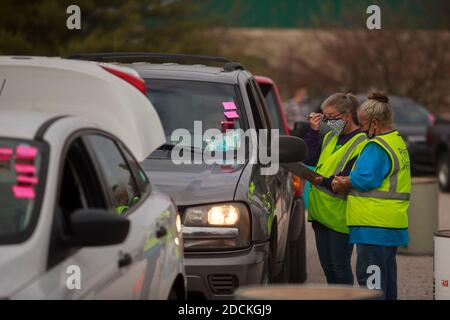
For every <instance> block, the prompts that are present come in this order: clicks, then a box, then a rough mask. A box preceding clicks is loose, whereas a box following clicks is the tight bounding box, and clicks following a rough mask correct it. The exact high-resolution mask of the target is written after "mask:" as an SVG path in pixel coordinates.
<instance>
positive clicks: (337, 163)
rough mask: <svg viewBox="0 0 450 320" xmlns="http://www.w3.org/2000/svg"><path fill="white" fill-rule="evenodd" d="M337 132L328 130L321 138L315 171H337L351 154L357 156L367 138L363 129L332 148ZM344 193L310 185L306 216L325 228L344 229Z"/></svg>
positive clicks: (339, 230) (341, 230) (333, 173)
mask: <svg viewBox="0 0 450 320" xmlns="http://www.w3.org/2000/svg"><path fill="white" fill-rule="evenodd" d="M337 141H338V136H335V135H333V134H332V133H331V132H328V133H327V134H326V135H325V137H324V138H323V141H322V151H321V153H320V157H319V161H318V162H317V166H316V171H317V172H318V173H320V174H321V175H322V176H324V177H325V178H329V177H331V176H333V175H339V174H340V173H341V172H342V171H343V170H344V168H345V166H346V165H347V163H348V162H349V161H350V160H352V159H353V158H354V157H356V156H358V155H359V153H360V152H361V150H362V149H363V147H364V146H365V144H366V142H367V137H366V134H365V133H362V132H361V133H358V134H356V135H355V136H354V137H352V138H351V139H350V140H349V141H347V142H346V143H345V144H344V145H342V146H341V147H340V148H339V149H337V150H335V149H336V144H337ZM346 208H347V203H346V197H345V196H343V195H340V194H335V193H333V192H332V191H331V190H329V189H327V188H325V187H321V186H311V191H310V194H309V208H308V220H309V221H317V222H319V223H321V224H323V225H325V226H327V227H328V228H330V229H332V230H334V231H337V232H341V233H348V232H349V230H348V227H347V221H346Z"/></svg>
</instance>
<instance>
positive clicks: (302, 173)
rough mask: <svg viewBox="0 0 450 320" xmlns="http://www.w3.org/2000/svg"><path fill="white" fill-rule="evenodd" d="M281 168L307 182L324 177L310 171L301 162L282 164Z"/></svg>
mask: <svg viewBox="0 0 450 320" xmlns="http://www.w3.org/2000/svg"><path fill="white" fill-rule="evenodd" d="M281 166H282V167H283V168H285V169H286V170H288V171H290V172H292V173H293V174H295V175H296V176H299V177H300V178H304V179H306V180H313V179H314V178H318V177H322V175H320V174H319V173H317V172H315V171H313V170H311V169H309V168H308V167H307V166H305V165H304V164H303V163H301V162H290V163H282V164H281Z"/></svg>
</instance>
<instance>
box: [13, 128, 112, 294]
mask: <svg viewBox="0 0 450 320" xmlns="http://www.w3.org/2000/svg"><path fill="white" fill-rule="evenodd" d="M54 170H58V171H59V174H58V181H57V194H56V203H55V207H54V218H53V223H52V228H51V235H50V241H49V248H48V256H47V266H46V268H47V271H46V272H45V273H44V274H43V275H42V276H40V277H39V278H37V279H36V281H34V282H32V283H31V284H30V285H29V286H27V288H25V289H24V290H22V292H20V294H19V295H18V296H17V298H19V299H20V298H21V297H24V298H25V297H35V298H36V299H82V298H93V297H95V296H96V295H97V294H98V292H101V291H102V290H103V289H104V288H105V287H107V286H108V285H109V284H110V283H111V282H114V280H115V279H117V278H118V277H119V275H120V274H119V268H118V267H117V260H118V259H119V246H117V245H112V246H100V247H89V248H83V247H82V248H80V247H73V246H70V245H68V244H67V240H68V239H70V237H71V235H70V234H71V231H70V221H69V220H70V216H71V214H73V213H74V212H75V211H76V210H78V209H87V208H99V209H105V210H107V209H108V208H109V205H108V203H107V201H106V198H105V193H104V191H103V188H102V184H101V181H100V180H99V176H98V171H97V168H96V166H95V165H94V163H93V162H92V159H91V158H90V156H89V154H88V152H87V149H86V146H85V144H84V143H83V141H82V139H81V138H80V137H79V136H73V137H71V138H70V139H69V140H68V141H67V142H66V143H65V148H64V151H63V152H62V156H61V162H60V168H56V169H54Z"/></svg>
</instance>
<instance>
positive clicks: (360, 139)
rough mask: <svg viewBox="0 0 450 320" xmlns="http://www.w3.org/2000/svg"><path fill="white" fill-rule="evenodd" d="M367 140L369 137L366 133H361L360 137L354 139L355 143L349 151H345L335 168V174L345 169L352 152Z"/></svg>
mask: <svg viewBox="0 0 450 320" xmlns="http://www.w3.org/2000/svg"><path fill="white" fill-rule="evenodd" d="M366 140H367V137H366V136H365V135H361V136H359V137H358V138H356V139H355V141H353V143H352V144H351V145H350V147H349V148H348V149H347V151H346V152H345V153H344V156H343V157H342V159H341V161H340V162H339V164H338V165H337V167H336V170H334V173H333V175H334V176H336V175H338V174H339V173H341V172H342V171H344V168H345V165H346V164H347V162H348V161H349V160H350V159H349V158H348V157H350V155H351V153H352V152H353V150H355V148H356V147H357V146H358V145H359V144H360V143H361V142H364V141H366Z"/></svg>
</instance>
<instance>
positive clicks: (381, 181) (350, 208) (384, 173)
mask: <svg viewBox="0 0 450 320" xmlns="http://www.w3.org/2000/svg"><path fill="white" fill-rule="evenodd" d="M358 118H359V122H360V124H361V128H362V129H363V130H365V131H366V132H367V134H368V136H369V138H370V140H369V142H368V143H367V144H366V146H365V147H364V149H363V150H362V152H361V154H360V156H359V158H358V160H357V161H356V163H355V166H354V168H353V170H352V172H351V174H350V176H349V177H336V178H335V179H334V181H333V183H332V185H333V189H334V190H335V191H336V192H339V193H345V194H348V197H347V223H348V226H349V228H350V236H349V238H350V243H352V244H356V250H357V254H358V255H357V262H356V273H357V278H358V283H359V284H360V285H361V286H367V287H368V288H370V289H382V290H383V294H384V298H385V299H388V300H395V299H397V263H396V254H397V247H398V246H402V245H406V244H408V242H409V235H408V215H407V211H408V206H409V198H410V191H411V173H410V162H409V155H408V151H407V149H406V145H405V142H404V141H403V139H402V138H401V136H400V134H399V133H398V132H397V131H395V130H393V129H392V108H391V106H390V105H389V99H388V97H386V96H385V95H384V94H382V93H372V94H371V95H369V97H368V100H366V101H365V102H364V103H363V104H362V105H361V107H360V109H359V111H358Z"/></svg>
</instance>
